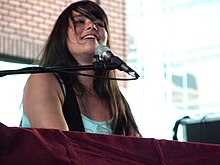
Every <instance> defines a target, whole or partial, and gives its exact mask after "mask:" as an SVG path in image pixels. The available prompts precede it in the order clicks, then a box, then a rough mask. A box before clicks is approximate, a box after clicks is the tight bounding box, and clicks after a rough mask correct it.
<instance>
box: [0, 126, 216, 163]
mask: <svg viewBox="0 0 220 165" xmlns="http://www.w3.org/2000/svg"><path fill="white" fill-rule="evenodd" d="M35 164H36V165H56V164H59V165H70V164H71V165H99V164H100V165H219V164H220V145H216V144H202V143H188V142H177V141H172V140H170V141H169V140H156V139H153V138H138V137H125V136H117V135H100V134H91V133H83V132H71V131H60V130H56V129H34V128H32V129H26V128H18V127H7V126H5V125H3V124H1V123H0V165H35Z"/></svg>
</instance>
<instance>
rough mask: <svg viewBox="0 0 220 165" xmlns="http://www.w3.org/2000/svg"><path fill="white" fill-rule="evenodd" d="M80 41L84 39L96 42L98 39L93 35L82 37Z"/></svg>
mask: <svg viewBox="0 0 220 165" xmlns="http://www.w3.org/2000/svg"><path fill="white" fill-rule="evenodd" d="M82 39H84V40H85V39H95V40H97V41H98V37H97V36H96V35H94V34H88V35H85V36H83V37H82Z"/></svg>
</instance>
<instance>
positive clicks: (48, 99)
mask: <svg viewBox="0 0 220 165" xmlns="http://www.w3.org/2000/svg"><path fill="white" fill-rule="evenodd" d="M63 102H64V96H63V92H62V89H61V87H60V84H59V82H58V80H57V78H56V77H55V75H54V74H52V73H41V74H32V75H31V76H30V77H29V78H28V80H27V83H26V85H25V89H24V96H23V107H24V113H25V114H26V115H27V116H28V119H29V121H30V124H31V126H32V127H36V128H54V129H61V130H68V126H67V123H66V121H65V119H64V116H63V112H62V105H63Z"/></svg>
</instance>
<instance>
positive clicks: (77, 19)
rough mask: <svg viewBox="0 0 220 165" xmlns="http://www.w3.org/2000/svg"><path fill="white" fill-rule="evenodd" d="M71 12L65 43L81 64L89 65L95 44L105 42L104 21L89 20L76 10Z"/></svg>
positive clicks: (92, 58) (104, 43) (106, 36)
mask: <svg viewBox="0 0 220 165" xmlns="http://www.w3.org/2000/svg"><path fill="white" fill-rule="evenodd" d="M73 14H74V17H73V20H70V22H69V27H68V36H67V45H68V48H69V50H70V52H71V54H72V55H73V56H74V57H75V59H76V60H77V61H78V62H79V63H80V64H81V65H89V64H91V63H92V62H93V61H94V53H95V48H96V46H97V45H99V44H101V45H106V43H107V38H108V35H107V32H106V29H105V28H104V22H103V21H101V20H91V19H89V18H87V17H86V16H83V15H81V14H80V13H77V12H73Z"/></svg>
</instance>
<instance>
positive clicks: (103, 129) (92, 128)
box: [22, 114, 113, 134]
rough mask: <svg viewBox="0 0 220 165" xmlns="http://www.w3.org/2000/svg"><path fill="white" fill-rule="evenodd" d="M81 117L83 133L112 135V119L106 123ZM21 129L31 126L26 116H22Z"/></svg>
mask: <svg viewBox="0 0 220 165" xmlns="http://www.w3.org/2000/svg"><path fill="white" fill-rule="evenodd" d="M81 116H82V121H83V125H84V128H85V132H90V133H100V134H112V133H113V131H112V129H111V125H112V124H113V119H110V120H107V121H95V120H92V119H89V118H88V117H86V116H84V115H83V114H81ZM22 127H26V128H31V124H30V122H29V120H28V117H27V115H26V114H23V117H22Z"/></svg>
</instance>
